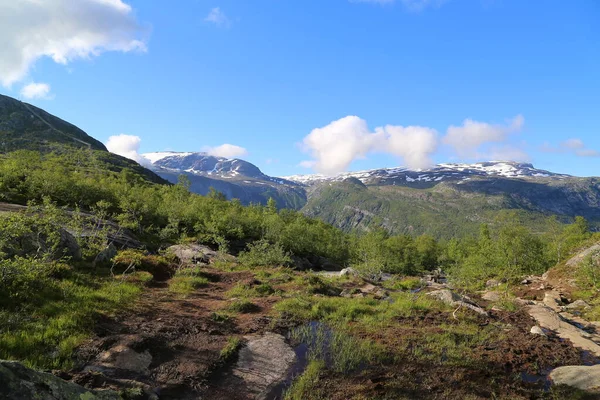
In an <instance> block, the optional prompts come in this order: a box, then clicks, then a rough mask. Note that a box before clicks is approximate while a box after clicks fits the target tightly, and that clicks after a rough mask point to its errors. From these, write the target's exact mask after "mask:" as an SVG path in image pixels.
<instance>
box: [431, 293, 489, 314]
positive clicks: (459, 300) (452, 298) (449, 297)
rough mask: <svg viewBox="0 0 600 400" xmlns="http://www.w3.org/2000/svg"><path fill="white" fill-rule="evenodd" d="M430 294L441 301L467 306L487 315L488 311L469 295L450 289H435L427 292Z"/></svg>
mask: <svg viewBox="0 0 600 400" xmlns="http://www.w3.org/2000/svg"><path fill="white" fill-rule="evenodd" d="M427 295H428V296H431V297H435V298H436V299H438V300H439V301H441V302H443V303H446V304H448V305H451V306H460V307H465V308H468V309H470V310H473V311H475V312H476V313H478V314H481V315H485V316H487V315H488V313H487V311H485V310H484V309H483V308H481V307H479V306H478V305H477V304H475V303H473V301H471V299H469V298H468V297H467V296H461V295H460V294H458V293H454V292H453V291H451V290H450V289H441V290H435V291H433V292H429V293H427Z"/></svg>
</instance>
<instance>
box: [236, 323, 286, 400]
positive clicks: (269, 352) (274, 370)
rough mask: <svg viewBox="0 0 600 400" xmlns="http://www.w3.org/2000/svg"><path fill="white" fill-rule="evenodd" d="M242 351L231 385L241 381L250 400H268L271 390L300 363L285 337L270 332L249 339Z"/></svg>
mask: <svg viewBox="0 0 600 400" xmlns="http://www.w3.org/2000/svg"><path fill="white" fill-rule="evenodd" d="M247 339H248V343H247V345H246V346H244V348H242V349H241V350H240V352H239V357H238V361H237V363H236V365H235V366H234V367H233V369H232V371H231V374H230V377H229V378H228V379H226V380H225V385H227V384H228V382H231V383H232V384H233V382H237V383H238V385H239V383H240V381H241V382H243V383H242V385H241V386H242V387H244V388H245V390H247V392H248V395H249V396H251V397H250V398H254V399H266V398H267V397H268V394H269V392H270V391H271V389H272V388H273V387H274V386H276V385H277V384H279V383H280V382H282V381H283V380H284V379H285V378H286V376H287V373H288V370H289V369H290V368H291V367H292V365H293V364H294V363H295V362H296V359H297V358H296V353H295V352H294V350H292V348H291V347H290V346H289V345H288V344H287V343H286V342H285V338H284V337H283V336H281V335H278V334H275V333H270V332H267V333H265V334H264V335H263V336H260V337H248V338H247Z"/></svg>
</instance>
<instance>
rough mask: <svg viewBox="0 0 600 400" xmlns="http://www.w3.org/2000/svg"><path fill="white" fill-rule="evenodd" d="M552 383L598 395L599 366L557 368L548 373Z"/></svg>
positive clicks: (599, 389)
mask: <svg viewBox="0 0 600 400" xmlns="http://www.w3.org/2000/svg"><path fill="white" fill-rule="evenodd" d="M549 377H550V379H551V380H552V383H554V384H555V385H567V386H571V387H574V388H577V389H579V390H584V391H586V392H590V393H600V365H593V366H568V367H558V368H556V369H554V370H553V371H552V372H550V375H549Z"/></svg>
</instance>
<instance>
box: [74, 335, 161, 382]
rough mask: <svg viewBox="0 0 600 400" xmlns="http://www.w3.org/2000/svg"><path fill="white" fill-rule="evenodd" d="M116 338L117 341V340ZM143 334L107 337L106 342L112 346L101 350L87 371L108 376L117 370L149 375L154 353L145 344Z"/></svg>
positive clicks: (86, 368)
mask: <svg viewBox="0 0 600 400" xmlns="http://www.w3.org/2000/svg"><path fill="white" fill-rule="evenodd" d="M115 339H116V342H115ZM144 341H145V336H143V335H123V336H119V337H107V338H105V342H106V343H107V344H109V343H110V348H108V349H107V350H105V351H103V352H101V353H100V354H98V355H97V356H96V358H95V359H94V360H93V361H92V362H91V363H90V364H88V365H87V366H86V367H85V371H97V372H102V373H105V374H106V375H107V376H110V375H112V373H113V372H116V371H130V372H134V373H135V374H139V375H147V374H148V373H149V370H148V369H149V367H150V364H151V363H152V355H151V354H150V352H149V351H148V350H147V349H144V347H146V346H145V345H144Z"/></svg>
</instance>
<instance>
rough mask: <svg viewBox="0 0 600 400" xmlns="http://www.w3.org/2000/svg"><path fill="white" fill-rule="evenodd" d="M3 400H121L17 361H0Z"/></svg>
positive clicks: (109, 392) (110, 393)
mask: <svg viewBox="0 0 600 400" xmlns="http://www.w3.org/2000/svg"><path fill="white" fill-rule="evenodd" d="M0 399H1V400H23V399H32V400H34V399H39V400H121V399H122V397H121V396H120V395H119V394H118V393H117V392H114V391H109V390H106V391H95V390H87V389H85V388H84V387H82V386H79V385H77V384H74V383H71V382H67V381H64V380H62V379H60V378H58V377H56V376H54V375H52V374H48V373H44V372H38V371H35V370H33V369H30V368H27V367H25V366H24V365H22V364H20V363H18V362H15V361H0Z"/></svg>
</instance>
